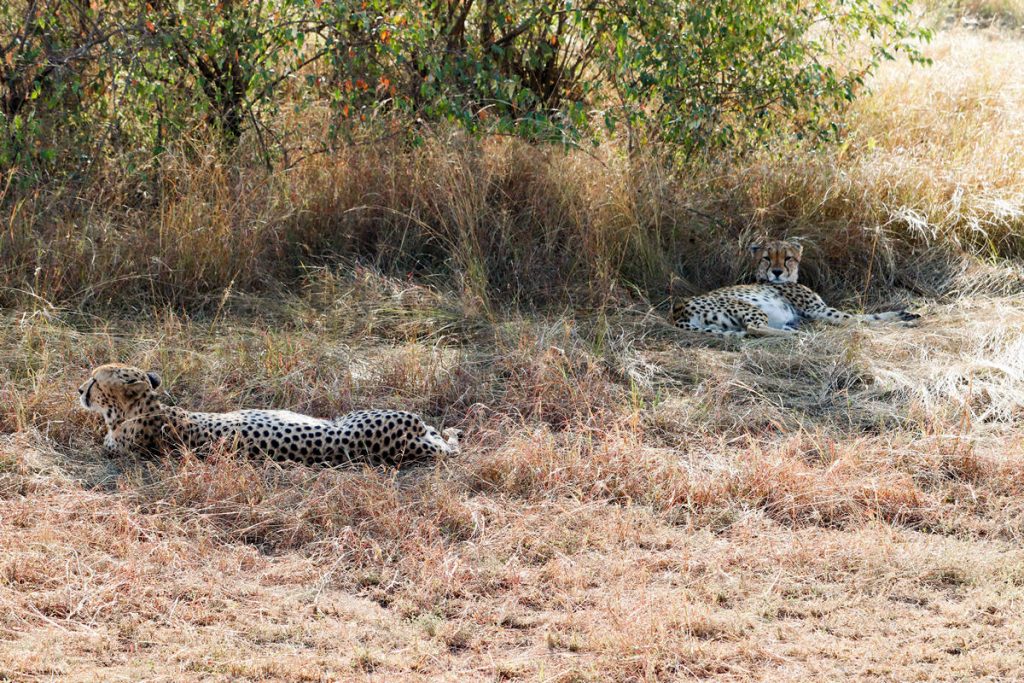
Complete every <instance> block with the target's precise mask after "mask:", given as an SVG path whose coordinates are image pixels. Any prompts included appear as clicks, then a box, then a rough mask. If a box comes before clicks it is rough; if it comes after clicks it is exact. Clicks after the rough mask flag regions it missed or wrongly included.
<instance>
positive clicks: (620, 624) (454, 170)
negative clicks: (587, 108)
mask: <svg viewBox="0 0 1024 683" xmlns="http://www.w3.org/2000/svg"><path fill="white" fill-rule="evenodd" d="M929 49H930V51H931V52H932V54H933V56H934V57H935V59H936V64H935V67H934V68H933V69H932V70H930V71H921V70H913V69H911V68H910V67H908V66H904V65H900V64H894V65H891V66H890V67H889V68H887V69H886V70H885V71H884V72H883V73H882V74H881V76H880V77H879V79H878V81H877V82H876V84H875V95H874V96H873V97H871V98H869V99H866V100H864V101H862V102H861V103H860V104H859V105H858V107H857V109H856V110H855V111H854V112H853V113H852V114H851V119H850V122H849V125H850V127H851V134H850V137H849V143H848V144H847V145H846V146H844V147H843V148H841V149H838V150H832V151H808V150H799V149H796V150H790V151H789V152H788V153H786V154H778V153H776V154H774V155H768V154H767V153H765V154H763V155H756V156H754V157H751V158H747V159H744V160H741V161H737V162H730V163H729V164H724V165H722V166H719V167H716V168H714V169H712V168H708V167H705V168H701V169H697V170H695V171H694V172H693V173H692V174H682V173H680V174H671V173H668V172H665V171H664V170H662V169H661V168H660V167H659V166H657V165H655V164H646V163H641V164H637V165H633V166H630V165H628V164H626V163H625V162H623V161H622V160H621V159H620V158H618V157H617V156H616V155H615V154H614V153H613V151H614V150H611V149H604V150H600V151H599V152H598V155H597V157H593V156H588V155H586V154H582V153H572V154H562V153H556V152H553V151H550V150H546V151H545V150H536V149H531V148H529V147H527V146H525V145H522V144H518V143H512V142H507V141H491V142H488V143H486V144H484V145H483V146H477V145H474V144H470V143H467V142H463V141H458V140H448V141H445V142H441V141H434V142H432V143H430V144H428V145H427V146H426V147H424V148H422V149H419V150H416V151H412V152H402V153H398V152H397V151H393V152H394V153H393V154H392V153H391V151H388V152H387V153H385V152H382V151H381V150H380V149H374V150H366V149H363V150H359V149H354V150H349V151H347V152H346V153H345V154H343V155H341V156H340V157H338V158H331V159H326V158H316V159H313V160H310V161H308V162H307V163H305V164H303V165H301V166H299V167H297V168H295V169H293V170H292V171H291V172H290V173H288V174H282V175H281V176H275V177H274V178H271V179H269V180H268V179H266V178H263V179H262V180H258V179H257V176H256V175H255V174H253V175H252V176H249V175H247V172H246V171H244V170H238V169H232V170H231V171H230V172H229V171H228V170H226V167H225V166H224V163H223V161H220V160H217V159H212V158H209V159H206V160H205V161H204V162H203V163H202V164H201V165H200V168H195V167H194V166H186V165H184V164H183V163H182V167H181V168H180V169H178V171H176V172H174V173H172V174H171V175H170V176H169V178H170V180H169V181H168V186H167V187H163V188H160V192H158V193H156V195H151V196H150V197H149V198H146V197H141V198H140V199H139V200H138V201H137V202H135V201H129V199H128V198H129V197H130V196H131V195H130V194H128V193H129V191H132V192H134V191H135V190H138V189H139V188H129V187H126V186H125V185H123V184H122V185H119V184H118V183H117V182H114V181H111V182H108V183H107V184H106V186H105V189H104V190H103V192H99V191H97V192H96V193H94V194H92V195H88V196H90V197H91V200H92V201H91V202H90V203H85V202H84V201H72V200H71V199H70V198H69V197H68V196H60V195H59V193H58V195H57V196H45V197H44V196H36V197H25V198H23V199H22V200H19V202H15V204H14V205H13V210H12V212H11V213H10V215H9V216H6V217H5V218H6V220H7V226H6V230H5V236H4V238H3V239H4V240H5V241H4V242H3V246H4V249H5V251H4V253H5V258H6V260H5V263H4V266H3V270H2V271H0V281H2V283H3V285H4V287H5V289H3V290H2V292H0V300H2V301H3V302H4V305H5V310H4V311H3V312H2V314H0V315H2V319H0V357H2V359H3V362H2V363H0V680H6V679H12V680H56V679H66V680H97V681H111V680H132V681H136V680H167V681H171V680H173V681H182V680H187V681H191V680H195V681H199V680H224V681H228V680H253V681H257V680H282V681H321V680H387V681H392V680H451V681H463V680H535V681H564V682H568V681H661V680H691V679H697V678H715V679H716V680H719V679H720V680H736V681H739V680H744V681H747V680H772V681H787V680H835V679H852V680H879V681H881V680H965V679H988V680H1019V679H1020V678H1022V677H1024V657H1022V655H1021V654H1020V653H1021V652H1024V628H1022V626H1021V624H1022V622H1021V620H1020V619H1019V618H1018V615H1019V611H1020V609H1019V606H1020V604H1021V601H1022V600H1024V570H1022V566H1024V563H1022V560H1024V552H1022V550H1021V542H1022V540H1024V539H1022V533H1024V526H1022V522H1024V502H1022V501H1024V466H1022V463H1024V440H1022V439H1021V426H1022V418H1024V382H1022V380H1024V303H1022V302H1021V300H1020V297H1019V294H1020V292H1021V290H1022V287H1021V284H1022V280H1021V262H1020V255H1021V248H1022V244H1024V243H1022V237H1024V232H1022V220H1024V219H1022V215H1024V178H1022V176H1021V173H1022V169H1024V159H1022V158H1021V156H1020V155H1021V151H1020V150H1021V149H1024V146H1022V145H1021V142H1024V141H1022V140H1021V137H1020V136H1021V133H1020V131H1021V129H1022V126H1021V124H1022V123H1024V121H1022V120H1021V115H1020V112H1021V111H1024V80H1022V78H1021V76H1020V74H1019V70H1017V69H1015V65H1016V64H1017V63H1019V62H1020V58H1021V57H1024V43H1022V42H1021V40H1020V39H1019V36H1018V35H1017V34H1016V33H1012V32H1006V33H1000V32H997V30H996V29H993V28H987V29H984V30H971V29H968V28H965V27H964V26H963V25H957V26H955V27H953V28H950V29H949V30H947V31H946V32H943V33H941V34H940V35H939V37H938V39H937V40H936V42H935V44H934V45H933V46H932V47H931V48H929ZM173 161H174V160H169V163H170V162H173ZM104 193H106V194H104ZM114 199H116V200H117V201H114ZM114 205H120V206H121V208H116V207H114ZM125 206H133V207H136V208H133V209H127V208H124V207H125ZM112 207H114V208H112ZM692 209H696V210H698V211H699V212H700V213H694V211H693V210H692ZM703 214H708V215H714V216H718V217H720V220H721V221H723V223H722V224H721V225H718V226H717V227H716V228H715V231H714V232H712V231H711V224H710V223H709V219H707V218H706V217H705V216H704V215H703ZM762 230H763V231H768V232H774V233H788V234H794V235H798V236H803V237H806V238H808V240H809V246H808V256H807V259H808V268H807V278H808V280H809V281H810V282H812V283H813V284H815V286H817V287H819V288H820V289H821V290H822V291H824V292H825V293H826V294H828V296H829V298H830V299H831V300H833V301H835V302H837V303H838V302H842V303H844V304H846V305H849V306H854V307H859V306H864V307H867V308H872V307H875V306H879V305H882V304H883V303H885V304H891V303H911V304H913V305H914V306H916V307H917V308H919V309H920V310H921V311H922V312H923V313H924V314H925V317H924V318H923V320H922V321H921V324H920V325H919V326H917V327H916V328H913V329H911V328H905V327H886V328H873V329H868V328H864V329H834V328H833V329H823V328H811V329H808V330H807V331H806V333H805V334H802V335H801V336H800V337H799V338H798V339H796V340H781V341H780V340H762V341H749V342H744V343H742V344H738V343H725V342H719V341H714V340H705V339H703V338H700V337H696V336H693V335H688V334H686V333H682V332H677V331H674V330H671V329H668V328H667V326H666V325H665V324H664V323H663V322H662V320H661V314H660V313H659V311H658V310H657V304H659V303H660V301H661V300H662V299H663V298H664V297H665V288H666V286H667V283H668V277H669V273H670V272H672V271H675V272H678V273H679V274H680V275H682V276H683V277H684V282H683V283H682V286H683V287H684V288H685V287H687V286H689V287H692V288H694V289H703V288H705V287H709V286H714V285H717V284H721V283H723V282H727V281H732V280H735V279H737V278H739V277H740V269H739V268H737V267H736V266H735V265H734V262H733V259H734V254H735V252H736V242H737V240H738V239H740V238H741V237H742V236H744V235H747V234H750V233H754V232H758V231H762ZM711 235H713V236H711ZM691 240H693V241H691ZM336 253H343V254H344V258H341V259H336V258H333V257H332V255H333V254H336ZM996 254H999V255H1001V256H996ZM357 261H358V262H359V263H360V264H361V265H353V264H354V263H355V262H357ZM339 262H340V263H341V264H343V265H338V264H339ZM517 302H533V303H536V304H541V306H539V307H538V308H536V309H531V310H530V312H529V313H524V312H523V310H524V309H523V308H519V307H516V306H515V305H514V304H515V303H517ZM570 303H572V304H586V305H578V306H574V307H570V306H568V305H567V304H570ZM109 360H120V361H124V362H130V363H134V364H138V365H143V366H147V367H152V368H155V369H158V370H160V372H161V374H162V375H163V377H164V380H165V382H166V385H167V387H168V389H169V391H170V392H171V394H172V396H173V398H174V399H175V400H176V401H177V403H178V404H180V405H186V406H190V407H198V406H203V407H205V408H208V409H212V410H217V409H228V408H234V407H237V406H242V405H245V406H258V405H272V406H275V407H279V408H291V409H294V410H300V411H303V412H307V413H311V414H316V415H324V416H328V415H335V414H340V413H343V412H345V411H348V410H350V409H352V408H355V407H365V406H375V407H404V408H408V409H412V410H416V411H419V412H421V413H423V414H424V415H425V416H426V417H427V418H428V419H429V420H430V421H432V422H434V423H439V422H443V423H444V425H445V426H458V427H462V428H464V429H465V430H466V440H465V448H464V451H465V452H464V455H463V456H462V457H460V458H458V459H456V460H453V461H449V462H446V463H443V464H437V465H436V466H433V467H424V468H419V469H414V470H409V471H402V472H393V471H388V470H371V469H363V470H359V469H352V470H320V469H308V468H304V467H300V466H288V467H283V468H282V467H278V466H275V465H271V464H267V463H259V462H250V461H246V460H241V459H239V458H237V457H235V456H234V455H233V454H231V453H216V454H214V455H213V456H211V457H209V458H207V459H205V460H197V459H195V458H194V457H192V456H190V455H188V454H178V455H175V456H168V457H167V458H166V459H164V460H162V461H159V462H148V461H139V462H135V461H118V462H113V461H110V460H108V459H107V458H106V457H104V456H103V454H102V453H101V452H100V451H99V443H100V429H99V425H98V424H97V423H96V422H95V421H94V420H93V419H92V418H91V417H90V416H88V415H86V414H84V413H83V412H82V411H79V410H77V409H76V408H75V406H74V397H75V388H76V387H77V385H78V384H79V382H80V381H81V378H82V377H83V376H84V375H85V374H86V373H87V371H88V370H89V369H90V368H91V367H93V366H95V365H97V364H99V363H101V362H106V361H109Z"/></svg>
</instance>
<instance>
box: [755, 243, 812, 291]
mask: <svg viewBox="0 0 1024 683" xmlns="http://www.w3.org/2000/svg"><path fill="white" fill-rule="evenodd" d="M803 251H804V248H803V247H802V246H800V245H799V244H797V243H796V242H784V241H781V240H774V241H771V242H761V243H758V244H752V245H750V253H751V254H752V255H753V257H754V259H756V261H757V281H758V282H768V283H771V284H782V283H784V282H796V279H797V276H798V274H799V270H800V256H801V254H803Z"/></svg>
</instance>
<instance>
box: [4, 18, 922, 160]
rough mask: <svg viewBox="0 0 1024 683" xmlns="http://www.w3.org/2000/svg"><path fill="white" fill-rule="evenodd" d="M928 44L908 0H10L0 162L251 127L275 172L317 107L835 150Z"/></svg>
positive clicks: (643, 137)
mask: <svg viewBox="0 0 1024 683" xmlns="http://www.w3.org/2000/svg"><path fill="white" fill-rule="evenodd" d="M923 37H924V38H926V37H927V32H926V31H924V30H923V29H919V28H915V27H914V26H913V24H912V23H911V21H910V13H909V3H908V2H906V1H905V0H896V1H894V2H882V3H879V2H876V1H875V0H701V2H690V1H687V0H642V1H641V0H558V1H554V0H218V1H217V2H209V1H208V0H96V1H94V2H90V3H84V2H81V0H12V1H11V2H8V3H4V5H3V7H2V8H0V122H2V127H3V140H2V143H0V162H2V163H3V164H5V165H7V166H11V165H14V166H17V167H18V168H20V169H21V170H22V171H23V172H31V173H32V174H38V173H40V172H53V171H54V170H55V169H57V168H60V169H62V170H64V171H77V170H81V168H82V166H83V164H84V165H88V164H91V163H93V162H94V161H95V159H96V156H97V155H98V154H104V155H105V156H108V157H109V156H114V155H111V154H110V152H111V151H112V149H113V151H114V152H119V153H124V152H130V153H132V154H133V155H136V156H138V155H141V157H142V158H152V157H153V156H154V155H157V154H159V153H160V152H161V151H163V150H164V149H165V148H166V146H167V145H168V144H169V142H170V141H174V140H177V139H178V138H179V136H180V135H181V134H182V133H183V132H190V133H191V132H195V131H197V130H205V131H209V132H210V133H211V134H212V135H213V136H214V138H215V139H216V140H217V141H218V144H222V145H225V146H227V147H231V146H234V145H236V144H237V143H238V141H239V140H240V139H241V138H242V137H243V136H245V135H246V134H249V135H251V137H252V138H253V140H254V141H255V142H256V143H257V144H258V147H259V149H260V150H261V152H262V154H263V158H264V160H265V161H266V162H267V163H268V164H273V163H275V162H277V161H279V160H281V159H282V158H284V157H282V154H281V153H282V152H284V151H286V150H287V149H288V146H289V144H290V142H292V141H291V140H289V135H288V134H287V132H288V131H289V130H290V129H291V127H290V126H289V125H287V123H286V121H288V120H290V119H288V117H286V116H284V114H286V113H288V112H290V111H294V110H295V109H302V108H304V107H309V106H311V105H315V106H317V107H323V105H329V108H328V111H329V112H330V114H329V118H330V131H331V133H332V134H333V135H332V138H333V136H338V135H341V136H351V135H356V134H363V133H365V132H366V131H373V132H384V133H386V134H394V133H395V132H396V131H397V132H399V133H401V134H403V135H409V136H410V137H411V139H413V140H415V139H417V137H418V136H419V135H421V134H422V132H421V131H422V129H423V127H424V126H429V125H433V124H437V123H439V122H455V123H457V124H459V125H460V126H462V127H464V128H466V129H468V130H470V131H472V132H486V133H489V132H500V133H509V134H517V135H524V136H527V137H530V138H534V139H545V140H558V141H563V142H580V141H585V140H594V139H597V138H599V137H600V136H603V135H607V134H609V133H610V132H612V133H616V132H617V133H622V132H625V133H626V134H627V135H628V139H629V142H630V145H631V147H632V148H634V149H635V148H636V147H638V146H643V145H647V146H651V145H657V146H659V148H662V147H663V148H666V149H669V150H678V151H681V152H684V153H692V152H694V151H699V150H703V149H708V148H714V147H721V146H724V145H736V144H740V145H741V146H742V144H743V143H747V142H750V141H751V140H754V139H757V138H758V137H760V136H762V135H763V134H764V133H765V132H767V131H769V130H786V131H790V132H794V133H796V134H798V135H801V136H812V137H816V138H817V137H821V136H831V135H834V134H835V133H836V132H837V130H838V121H839V118H838V116H837V113H838V112H839V111H840V110H841V108H842V106H843V105H844V104H845V103H846V102H848V101H850V100H851V99H852V98H854V97H855V96H856V94H857V92H858V90H859V89H860V87H861V86H863V84H864V78H865V76H866V75H867V74H869V73H870V72H871V71H872V70H873V69H874V68H875V67H876V66H877V65H878V64H879V63H880V62H881V61H882V60H884V59H887V58H892V57H893V56H894V55H895V54H897V53H899V52H906V53H908V54H909V56H910V57H911V58H912V59H921V56H920V54H919V53H918V52H917V49H916V45H918V41H919V40H920V39H921V38H923ZM330 142H331V139H328V140H327V143H328V144H329V143H330ZM58 162H59V163H58Z"/></svg>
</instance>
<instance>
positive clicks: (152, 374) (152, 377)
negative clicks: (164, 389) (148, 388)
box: [146, 372, 160, 389]
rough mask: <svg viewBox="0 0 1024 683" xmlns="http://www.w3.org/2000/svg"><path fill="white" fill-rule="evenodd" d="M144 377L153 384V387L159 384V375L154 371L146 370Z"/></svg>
mask: <svg viewBox="0 0 1024 683" xmlns="http://www.w3.org/2000/svg"><path fill="white" fill-rule="evenodd" d="M146 378H147V379H148V380H149V383H150V384H151V385H153V388H154V389H156V388H157V387H158V386H160V375H158V374H156V373H155V372H147V373H146Z"/></svg>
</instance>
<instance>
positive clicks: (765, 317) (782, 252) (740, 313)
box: [670, 241, 921, 338]
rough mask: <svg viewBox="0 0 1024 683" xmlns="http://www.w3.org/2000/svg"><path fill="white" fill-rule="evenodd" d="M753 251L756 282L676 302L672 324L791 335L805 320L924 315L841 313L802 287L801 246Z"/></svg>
mask: <svg viewBox="0 0 1024 683" xmlns="http://www.w3.org/2000/svg"><path fill="white" fill-rule="evenodd" d="M750 250H751V252H752V253H753V255H754V258H756V259H757V280H758V281H757V283H756V284H752V285H736V286H734V287H723V288H721V289H716V290H714V291H711V292H708V293H707V294H702V295H700V296H695V297H693V298H691V299H685V300H682V301H679V302H675V303H674V304H673V306H672V313H671V317H670V321H671V322H672V323H673V324H674V325H675V326H676V327H679V328H681V329H684V330H693V331H695V332H707V333H710V334H714V335H718V336H720V337H736V338H739V337H745V336H747V335H751V336H761V337H768V336H777V337H784V336H788V335H791V334H793V333H794V332H795V331H796V327H797V325H798V324H799V323H800V321H801V320H822V321H824V322H827V323H831V324H833V325H843V324H847V323H854V322H865V323H876V322H885V321H892V320H897V321H909V320H916V319H917V318H920V317H921V316H919V315H917V314H916V313H908V312H907V311H903V310H898V311H886V312H884V313H867V314H863V315H858V314H854V313H846V312H844V311H840V310H837V309H835V308H832V307H831V306H828V305H827V304H826V303H825V302H824V301H823V300H822V298H821V297H820V296H818V295H817V294H815V293H814V291H813V290H811V289H810V288H809V287H805V286H803V285H798V284H797V282H796V280H797V275H798V271H799V268H800V256H801V254H802V253H803V247H801V246H800V245H799V244H795V243H793V242H781V241H775V242H767V243H765V244H763V245H760V244H759V245H754V246H752V247H751V248H750Z"/></svg>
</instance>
